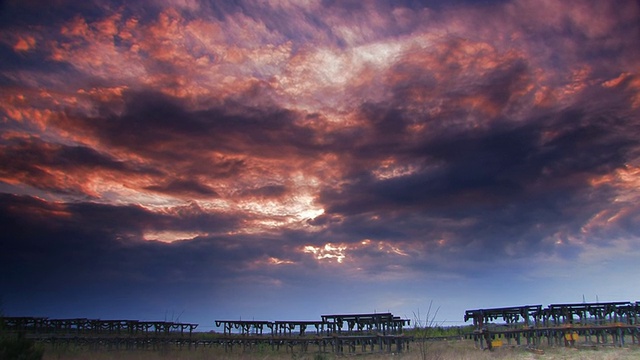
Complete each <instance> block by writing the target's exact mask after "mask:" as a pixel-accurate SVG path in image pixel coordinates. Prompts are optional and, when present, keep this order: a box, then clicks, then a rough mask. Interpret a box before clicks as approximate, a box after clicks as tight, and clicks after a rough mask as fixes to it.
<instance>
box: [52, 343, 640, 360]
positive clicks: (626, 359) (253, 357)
mask: <svg viewBox="0 0 640 360" xmlns="http://www.w3.org/2000/svg"><path fill="white" fill-rule="evenodd" d="M44 359H45V360H53V359H58V360H80V359H96V360H151V359H175V360H200V359H203V360H204V359H223V360H224V359H227V360H284V359H292V360H334V359H363V360H381V359H398V360H423V358H422V354H421V353H420V351H419V349H418V348H417V347H416V345H415V344H412V347H411V348H410V350H409V352H404V353H402V354H389V353H374V354H357V355H353V354H345V355H342V356H336V355H334V354H319V353H315V352H313V351H309V352H308V353H300V352H293V353H292V352H285V351H280V352H272V351H271V350H268V349H265V350H257V351H252V352H242V351H241V350H240V349H236V350H235V351H234V352H225V351H224V350H223V349H221V348H199V349H195V350H186V349H185V350H182V351H180V350H171V351H124V350H120V351H116V350H106V349H105V350H101V351H89V350H78V349H75V350H74V349H66V350H53V349H47V351H46V352H45V356H44ZM472 359H473V360H489V359H491V360H494V359H516V360H614V359H615V360H632V359H640V346H638V345H632V346H630V347H625V348H615V347H599V348H595V349H593V348H579V349H575V348H564V347H554V348H549V347H546V348H544V354H535V353H533V352H531V351H528V350H527V349H526V348H524V347H503V348H500V349H496V350H495V351H483V350H479V349H475V348H474V344H473V341H449V342H447V341H443V342H434V343H431V344H430V345H429V348H428V352H427V354H426V359H425V360H472Z"/></svg>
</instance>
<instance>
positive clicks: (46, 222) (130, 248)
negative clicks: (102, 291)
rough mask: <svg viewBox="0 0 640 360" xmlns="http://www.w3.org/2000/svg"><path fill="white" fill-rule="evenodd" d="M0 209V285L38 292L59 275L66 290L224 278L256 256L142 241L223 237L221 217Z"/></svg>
mask: <svg viewBox="0 0 640 360" xmlns="http://www.w3.org/2000/svg"><path fill="white" fill-rule="evenodd" d="M1 204H2V206H1V208H0V223H1V224H2V227H3V229H4V231H5V236H3V242H2V261H1V263H2V268H3V273H5V274H9V276H8V277H5V281H8V282H9V283H11V285H12V286H21V285H20V283H22V282H24V281H27V280H26V279H28V281H27V282H29V283H34V282H35V283H36V284H43V283H47V282H52V281H55V280H54V279H55V278H56V277H58V276H63V275H64V277H63V278H62V279H64V281H65V283H67V285H65V286H68V287H73V286H77V285H78V284H81V283H82V282H83V281H89V280H91V281H107V280H108V281H114V280H115V279H120V280H121V281H124V282H129V281H134V282H135V281H137V280H145V279H146V280H145V281H153V282H164V281H170V282H171V281H179V280H184V279H183V278H192V279H197V280H198V281H200V282H202V281H204V279H206V278H207V276H209V275H210V274H211V273H212V272H216V271H217V272H221V271H222V272H228V271H229V269H230V268H232V267H233V263H234V262H236V261H237V262H238V263H242V262H244V261H245V259H247V258H251V257H255V256H256V254H255V253H253V254H252V253H251V252H249V253H246V252H245V251H244V249H243V247H239V246H237V245H238V244H239V243H241V242H242V241H241V240H238V239H236V240H230V239H227V240H225V239H223V238H220V239H218V240H216V238H215V237H211V238H203V239H200V240H193V241H183V242H177V243H173V244H165V243H161V242H155V241H151V242H149V241H145V240H144V239H143V233H144V232H145V231H146V230H150V229H151V230H163V229H171V230H176V229H177V230H181V229H189V230H194V229H199V230H203V231H210V232H211V233H216V232H220V233H224V232H225V231H226V230H229V229H233V228H234V227H235V226H236V224H234V219H233V218H231V217H229V216H228V215H221V216H218V217H216V216H215V215H212V214H204V213H201V212H199V211H198V210H199V209H197V208H193V207H191V208H184V209H177V210H175V211H173V212H172V213H165V214H156V213H152V212H150V211H148V210H145V209H142V208H140V207H136V206H111V205H100V204H92V203H79V204H64V203H48V202H46V201H43V200H39V199H35V198H31V197H26V196H22V197H18V196H13V195H6V194H4V195H2V201H1ZM185 259H189V261H184V260H185ZM203 272H204V273H203ZM196 274H200V275H196ZM178 276H181V278H176V277H178ZM12 279H13V280H12ZM14 280H15V281H14ZM69 282H70V284H69Z"/></svg>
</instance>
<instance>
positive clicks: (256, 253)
mask: <svg viewBox="0 0 640 360" xmlns="http://www.w3.org/2000/svg"><path fill="white" fill-rule="evenodd" d="M639 38H640V5H639V4H638V2H637V1H634V0H629V1H624V0H621V1H600V0H593V1H551V0H549V1H540V0H514V1H471V0H467V1H465V0H458V1H409V0H407V1H382V0H380V1H329V0H325V1H322V0H307V1H293V0H277V1H275V0H274V1H264V0H246V1H244V0H243V1H235V2H230V1H229V2H228V1H202V2H201V1H196V0H149V1H139V2H138V1H135V2H130V1H115V0H114V1H71V0H56V1H46V2H45V1H32V0H28V1H27V0H9V1H4V2H2V5H1V7H0V119H1V121H0V131H1V132H0V134H1V137H0V226H1V229H2V230H1V235H0V241H1V242H0V271H1V273H2V277H1V278H0V305H1V309H2V311H3V312H4V313H5V314H6V315H14V316H48V317H53V318H62V317H89V318H102V319H115V318H125V319H144V320H163V319H167V320H171V319H174V320H175V319H178V320H180V321H187V322H194V323H199V324H200V325H201V327H200V328H199V329H200V330H210V329H212V326H213V320H214V319H240V318H242V319H256V320H258V319H260V320H288V319H295V320H315V319H319V317H320V315H321V314H326V313H339V312H374V311H377V312H386V311H390V312H392V313H394V314H396V315H399V316H403V317H408V318H413V317H414V315H413V314H414V313H417V312H420V313H421V314H423V315H424V314H425V312H426V311H427V308H428V305H429V303H430V302H433V306H434V309H435V308H436V307H439V308H440V310H439V313H438V320H439V321H448V322H450V323H447V324H458V323H460V322H461V321H462V318H463V315H464V310H466V309H471V308H480V307H499V306H515V305H524V304H542V305H548V304H550V303H558V302H581V301H582V299H583V295H584V297H585V299H586V300H587V301H595V300H596V299H598V300H600V301H604V300H607V301H636V300H640V293H639V290H638V289H640V280H639V278H638V277H637V276H636V273H635V271H637V269H638V265H637V263H638V261H639V260H640V246H639V245H640V46H639V45H638V39H639Z"/></svg>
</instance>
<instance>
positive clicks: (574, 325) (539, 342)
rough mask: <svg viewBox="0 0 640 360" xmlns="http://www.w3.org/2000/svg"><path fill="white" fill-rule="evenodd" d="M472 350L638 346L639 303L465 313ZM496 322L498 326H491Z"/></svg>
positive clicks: (534, 306) (482, 310) (488, 310)
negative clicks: (470, 324)
mask: <svg viewBox="0 0 640 360" xmlns="http://www.w3.org/2000/svg"><path fill="white" fill-rule="evenodd" d="M468 320H473V325H474V331H473V333H472V334H470V335H468V336H469V337H471V338H473V339H474V341H475V342H476V346H478V347H480V348H482V349H484V348H485V347H486V348H488V349H492V348H493V347H496V346H502V344H503V343H504V341H505V340H506V342H507V344H510V345H528V346H531V347H539V346H544V345H548V346H580V345H585V346H587V345H588V346H596V345H612V346H624V345H625V344H627V343H629V340H630V342H631V344H633V345H640V324H639V323H638V320H640V302H635V303H631V302H606V303H600V302H599V303H576V304H552V305H549V306H548V307H546V308H543V307H542V305H524V306H515V307H506V308H492V309H476V310H467V311H466V312H465V315H464V321H465V322H466V321H468ZM496 320H498V321H499V322H494V321H496Z"/></svg>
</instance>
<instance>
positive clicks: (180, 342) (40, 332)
mask: <svg viewBox="0 0 640 360" xmlns="http://www.w3.org/2000/svg"><path fill="white" fill-rule="evenodd" d="M215 324H216V327H218V328H220V327H221V328H222V329H223V332H222V333H221V334H219V333H216V334H203V333H194V330H195V329H196V328H197V327H198V324H189V323H178V322H166V321H137V320H98V319H49V318H42V317H1V318H0V326H1V328H2V329H3V330H4V331H9V332H13V333H20V334H23V335H24V336H26V337H28V338H30V339H33V340H35V341H38V342H43V343H49V344H51V345H52V346H71V345H73V346H80V347H86V348H90V349H98V348H104V347H106V348H115V349H161V348H166V347H169V346H171V347H178V348H189V349H191V348H199V347H222V348H224V350H225V351H233V349H234V348H236V349H238V348H240V349H242V350H251V349H254V348H258V347H259V348H265V347H269V348H271V349H273V350H280V349H285V350H287V351H294V349H295V351H308V350H310V349H311V350H313V349H316V350H317V351H318V352H334V353H365V352H377V351H386V352H402V351H404V350H406V349H408V347H409V342H410V341H412V340H413V338H412V337H409V336H405V335H404V334H403V327H404V326H405V325H409V324H410V321H409V320H407V319H401V318H399V317H396V316H393V315H392V314H391V313H377V314H344V315H322V320H320V321H254V320H216V321H215ZM267 329H268V331H265V330H267Z"/></svg>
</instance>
